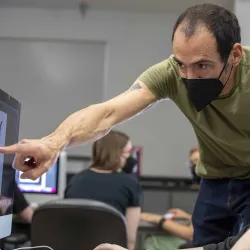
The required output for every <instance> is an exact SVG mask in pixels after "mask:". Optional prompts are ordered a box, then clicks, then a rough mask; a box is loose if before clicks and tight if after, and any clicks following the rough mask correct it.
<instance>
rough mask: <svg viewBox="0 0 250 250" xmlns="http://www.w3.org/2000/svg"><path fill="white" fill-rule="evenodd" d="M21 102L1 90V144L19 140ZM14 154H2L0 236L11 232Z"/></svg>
mask: <svg viewBox="0 0 250 250" xmlns="http://www.w3.org/2000/svg"><path fill="white" fill-rule="evenodd" d="M19 119H20V103H19V102H18V101H16V100H15V99H13V98H12V97H10V96H9V95H8V94H6V93H5V92H3V91H2V90H0V146H5V145H11V144H14V143H17V142H18V132H19ZM13 160H14V155H12V154H10V155H3V154H0V238H3V237H6V236H8V235H10V233H11V225H12V207H13V197H14V190H15V189H14V187H15V169H14V168H13V167H12V164H13Z"/></svg>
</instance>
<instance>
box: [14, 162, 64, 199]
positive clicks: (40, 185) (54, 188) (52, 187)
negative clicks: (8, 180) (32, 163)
mask: <svg viewBox="0 0 250 250" xmlns="http://www.w3.org/2000/svg"><path fill="white" fill-rule="evenodd" d="M21 174H22V172H21V171H16V182H17V185H18V188H19V189H20V190H21V191H22V192H23V193H36V194H39V193H40V194H57V193H58V176H59V158H58V159H57V161H56V162H55V164H54V165H53V167H52V168H50V170H49V171H48V172H47V173H45V174H43V175H42V176H41V177H39V178H38V179H36V180H34V181H33V180H29V179H21V178H20V175H21Z"/></svg>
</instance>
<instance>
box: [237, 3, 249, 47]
mask: <svg viewBox="0 0 250 250" xmlns="http://www.w3.org/2000/svg"><path fill="white" fill-rule="evenodd" d="M249 9H250V1H249V0H235V14H236V16H237V17H238V19H239V23H240V26H241V37H242V44H243V45H247V46H250V32H249V21H250V16H249Z"/></svg>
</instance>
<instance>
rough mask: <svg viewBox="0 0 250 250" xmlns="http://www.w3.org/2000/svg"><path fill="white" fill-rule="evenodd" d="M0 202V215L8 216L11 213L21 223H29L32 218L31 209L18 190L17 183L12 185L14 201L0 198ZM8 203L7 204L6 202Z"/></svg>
mask: <svg viewBox="0 0 250 250" xmlns="http://www.w3.org/2000/svg"><path fill="white" fill-rule="evenodd" d="M0 200H1V201H3V202H1V206H0V213H1V215H5V214H10V213H11V212H12V213H13V214H14V215H15V216H16V218H17V219H20V220H21V221H22V222H26V223H31V221H32V217H33V213H34V212H33V209H32V208H31V207H30V206H29V203H28V202H27V200H26V199H25V197H24V195H23V193H22V192H21V191H20V190H19V188H18V186H17V183H16V182H15V184H14V200H13V204H12V199H11V198H8V197H5V196H2V195H1V196H0ZM8 201H9V202H8Z"/></svg>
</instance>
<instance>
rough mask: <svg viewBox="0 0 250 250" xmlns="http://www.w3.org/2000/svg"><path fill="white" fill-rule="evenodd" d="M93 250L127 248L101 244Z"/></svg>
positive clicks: (123, 249) (121, 249) (120, 249)
mask: <svg viewBox="0 0 250 250" xmlns="http://www.w3.org/2000/svg"><path fill="white" fill-rule="evenodd" d="M94 250H127V249H126V248H123V247H120V246H118V245H111V244H101V245H99V246H97V247H96V248H95V249H94Z"/></svg>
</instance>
